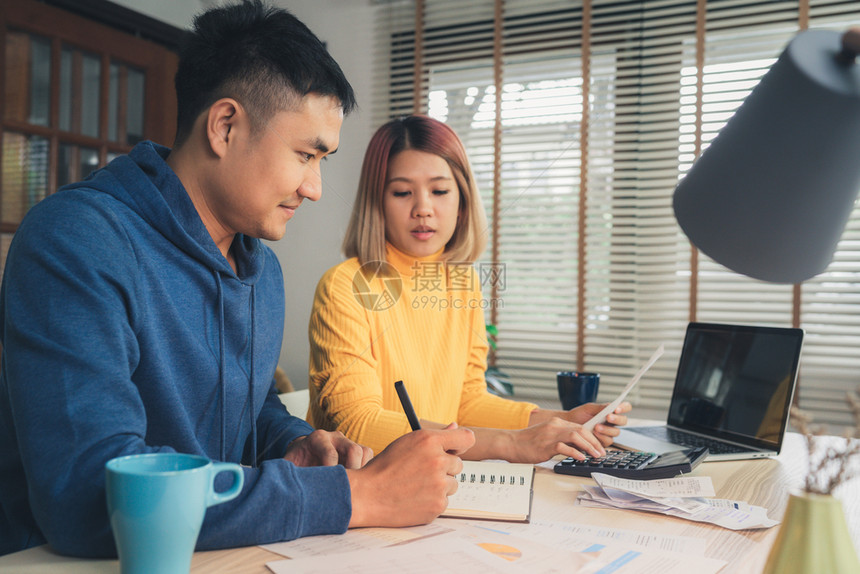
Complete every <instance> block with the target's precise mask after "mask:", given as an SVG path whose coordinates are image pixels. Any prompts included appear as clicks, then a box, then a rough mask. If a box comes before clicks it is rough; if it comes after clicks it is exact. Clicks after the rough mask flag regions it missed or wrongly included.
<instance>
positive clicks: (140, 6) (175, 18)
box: [111, 0, 208, 28]
mask: <svg viewBox="0 0 860 574" xmlns="http://www.w3.org/2000/svg"><path fill="white" fill-rule="evenodd" d="M111 2H113V3H114V4H120V5H121V6H124V7H125V8H128V9H130V10H134V11H135V12H140V13H141V14H145V15H147V16H149V17H150V18H155V19H157V20H161V21H162V22H167V23H168V24H170V25H172V26H176V27H177V28H188V27H189V26H191V21H192V19H193V18H194V15H195V14H196V13H198V12H200V11H202V10H204V9H205V8H206V5H207V4H208V0H111Z"/></svg>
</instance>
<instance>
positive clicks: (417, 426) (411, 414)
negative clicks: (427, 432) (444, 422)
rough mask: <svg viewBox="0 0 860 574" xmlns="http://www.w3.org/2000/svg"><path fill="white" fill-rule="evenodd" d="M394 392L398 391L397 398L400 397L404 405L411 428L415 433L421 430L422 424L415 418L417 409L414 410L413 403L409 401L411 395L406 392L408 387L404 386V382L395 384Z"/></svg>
mask: <svg viewBox="0 0 860 574" xmlns="http://www.w3.org/2000/svg"><path fill="white" fill-rule="evenodd" d="M394 390H396V391H397V396H398V397H400V404H401V405H403V412H404V413H406V418H407V419H408V420H409V426H411V427H412V430H414V431H416V430H421V423H419V422H418V417H417V416H415V409H413V408H412V401H410V400H409V394H408V393H407V392H406V387H404V386H403V381H397V382H396V383H394Z"/></svg>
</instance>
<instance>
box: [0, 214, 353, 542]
mask: <svg viewBox="0 0 860 574" xmlns="http://www.w3.org/2000/svg"><path fill="white" fill-rule="evenodd" d="M43 203H45V202H43ZM40 205H41V204H40ZM55 206H59V208H60V209H55V210H54V213H53V215H51V214H50V213H49V214H47V215H46V213H45V212H42V213H41V215H42V217H41V220H39V221H38V222H37V223H34V224H33V225H30V226H27V225H22V226H21V228H19V231H18V233H17V234H16V237H15V239H14V241H13V247H12V249H11V250H10V254H9V259H8V266H7V267H6V271H5V279H4V284H3V285H4V287H3V293H2V304H0V308H2V316H0V320H2V330H3V341H2V342H3V354H2V361H3V375H2V381H0V388H2V390H3V391H4V394H5V395H6V396H4V397H3V398H2V399H0V406H2V407H3V408H2V410H0V415H2V413H4V412H8V413H11V419H12V422H11V423H9V424H7V425H5V429H3V430H6V429H10V430H8V431H7V432H9V433H11V435H12V436H11V440H10V441H9V442H8V443H7V445H6V446H8V448H6V446H4V448H3V449H0V467H2V468H4V469H6V468H11V469H12V470H11V471H10V472H19V473H20V474H21V476H22V477H24V476H26V489H24V488H21V489H20V490H21V491H20V492H15V493H8V492H7V493H4V494H3V498H4V499H5V500H10V499H14V500H13V504H12V506H15V507H17V508H21V507H24V508H28V509H29V512H30V513H31V515H32V518H31V519H28V520H20V521H18V526H19V527H20V528H21V529H26V528H28V524H30V522H31V521H32V520H34V521H35V524H37V525H38V531H31V532H30V533H29V535H30V538H31V540H34V541H38V540H40V539H41V538H42V537H44V539H46V540H47V542H48V543H50V544H51V546H52V547H53V548H54V549H55V550H56V551H57V552H59V553H61V554H68V555H75V556H93V557H103V556H116V550H115V546H114V542H113V536H112V534H111V531H110V525H109V522H108V516H107V505H106V502H105V492H104V487H105V476H104V475H105V471H104V466H105V463H106V462H107V461H108V460H109V459H111V458H113V457H115V456H120V455H127V454H135V453H144V452H155V451H171V450H173V448H172V446H167V445H159V444H147V443H146V441H145V437H146V434H147V424H148V423H147V412H146V410H145V408H144V404H143V402H142V400H141V397H140V394H139V392H138V389H137V387H136V386H135V384H134V382H133V381H132V373H133V372H134V369H135V368H136V365H137V362H138V361H139V358H140V349H139V347H138V343H137V339H136V337H135V329H134V327H133V325H134V316H135V315H136V314H137V313H140V312H141V310H140V309H137V308H135V300H136V297H135V293H134V290H135V289H138V288H140V287H139V283H138V282H136V281H135V279H134V278H135V277H136V275H137V273H138V266H137V265H136V259H135V256H134V253H135V248H134V246H133V245H131V242H130V240H129V238H128V237H127V236H126V234H125V232H124V231H123V229H122V227H121V226H120V225H118V224H114V223H112V222H111V221H110V217H109V216H105V215H104V214H101V215H93V214H92V213H90V216H92V217H91V219H90V218H89V217H87V214H88V213H89V212H87V211H85V210H83V211H82V210H76V216H75V218H74V219H73V220H72V218H69V217H65V218H60V217H58V216H57V213H56V212H58V211H61V210H62V209H61V208H62V207H63V206H62V203H59V204H55ZM38 208H39V206H37V207H36V208H34V209H38ZM33 219H36V218H33ZM106 220H107V221H106ZM32 221H33V220H32V219H31V222H32ZM95 229H98V230H99V233H94V232H93V230H95ZM273 399H274V400H277V396H274V397H267V399H266V405H265V406H264V408H263V413H262V414H261V416H260V421H259V424H260V426H261V429H262V431H263V432H262V433H261V435H260V436H261V437H264V438H263V440H262V441H261V442H262V444H264V445H266V444H271V445H272V449H280V448H281V446H282V444H284V443H285V441H288V440H290V437H293V438H294V435H295V433H297V432H306V431H307V425H306V424H305V423H303V422H302V421H299V420H298V419H295V418H293V417H288V416H286V411H285V410H284V409H283V407H281V409H280V411H278V409H277V408H276V407H277V405H275V404H274V402H273ZM5 401H8V402H7V404H5V405H3V404H2V403H3V402H5ZM0 422H6V421H0ZM0 438H3V440H4V442H5V438H4V436H0ZM7 465H8V466H7ZM5 472H6V470H4V473H5ZM22 483H23V478H22ZM350 513H351V507H350V490H349V483H348V480H347V477H346V472H345V470H344V469H343V468H342V467H325V468H297V467H295V466H294V465H292V464H291V463H289V462H287V461H285V460H283V459H279V458H277V457H276V458H273V459H272V460H267V461H265V462H264V463H263V464H262V465H261V466H260V467H259V468H246V469H245V487H244V488H243V491H242V493H241V494H240V495H239V497H237V498H236V499H234V500H232V501H230V502H227V503H224V504H221V505H217V506H213V507H211V508H210V509H209V510H208V511H207V513H206V518H205V521H204V526H203V529H202V530H201V534H200V538H199V540H198V547H199V548H201V549H214V548H226V547H233V546H240V545H250V544H260V543H266V542H274V541H278V540H287V539H292V538H296V537H300V536H306V535H311V534H319V533H336V532H343V531H345V530H346V527H347V525H348V521H349V517H350ZM22 524H23V526H21V525H22ZM30 528H32V527H30Z"/></svg>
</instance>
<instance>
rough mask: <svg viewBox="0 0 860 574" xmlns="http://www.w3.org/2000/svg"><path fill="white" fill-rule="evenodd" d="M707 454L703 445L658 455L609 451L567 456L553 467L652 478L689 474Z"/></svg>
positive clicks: (565, 471) (586, 473) (581, 472)
mask: <svg viewBox="0 0 860 574" xmlns="http://www.w3.org/2000/svg"><path fill="white" fill-rule="evenodd" d="M706 456H708V448H707V447H704V446H700V447H696V448H688V449H685V450H678V451H674V452H667V453H663V454H656V453H653V452H642V451H627V450H608V451H606V456H602V457H599V458H593V457H590V456H587V457H586V458H585V460H576V459H575V458H570V457H568V458H566V459H564V460H562V461H561V462H559V463H557V464H556V465H555V467H554V470H555V471H556V472H558V473H560V474H572V475H575V476H591V473H593V472H602V473H603V474H609V475H612V476H617V477H620V478H633V479H637V480H650V479H652V478H672V477H674V476H678V475H679V474H686V473H688V472H690V471H692V470H693V469H694V468H696V467H697V466H698V465H699V463H700V462H702V461H703V460H705V457H706Z"/></svg>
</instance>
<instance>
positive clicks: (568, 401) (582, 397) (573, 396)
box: [556, 371, 600, 411]
mask: <svg viewBox="0 0 860 574" xmlns="http://www.w3.org/2000/svg"><path fill="white" fill-rule="evenodd" d="M556 382H557V383H558V398H559V399H560V400H561V408H563V409H564V410H566V411H569V410H570V409H574V408H576V407H578V406H580V405H584V404H585V403H593V402H594V401H596V400H597V388H598V387H599V386H600V375H599V374H598V373H582V372H579V371H561V372H560V373H558V374H556Z"/></svg>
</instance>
